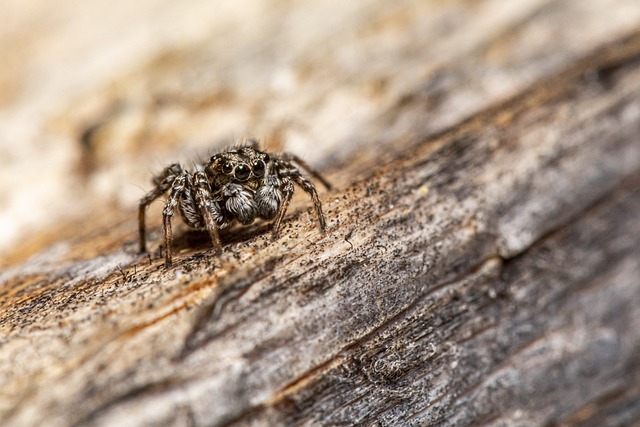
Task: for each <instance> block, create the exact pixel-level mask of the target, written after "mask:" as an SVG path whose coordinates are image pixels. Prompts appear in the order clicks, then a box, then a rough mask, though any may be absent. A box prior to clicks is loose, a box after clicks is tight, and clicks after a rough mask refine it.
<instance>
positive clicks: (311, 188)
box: [291, 173, 327, 233]
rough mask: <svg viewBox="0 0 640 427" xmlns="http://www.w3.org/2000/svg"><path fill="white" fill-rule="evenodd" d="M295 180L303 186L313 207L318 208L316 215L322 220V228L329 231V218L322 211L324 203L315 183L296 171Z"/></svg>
mask: <svg viewBox="0 0 640 427" xmlns="http://www.w3.org/2000/svg"><path fill="white" fill-rule="evenodd" d="M291 179H292V180H293V182H295V183H296V184H297V185H298V186H299V187H300V188H302V189H303V190H304V191H305V192H306V193H307V194H308V195H309V196H310V197H311V200H312V201H313V207H314V208H315V209H316V215H317V216H318V222H320V230H322V232H323V233H324V232H325V231H327V220H326V219H325V217H324V213H323V212H322V203H320V197H318V192H317V191H316V186H315V185H313V183H312V182H311V181H309V179H308V178H307V177H305V176H303V175H301V174H300V173H296V174H294V175H292V176H291Z"/></svg>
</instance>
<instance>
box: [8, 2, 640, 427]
mask: <svg viewBox="0 0 640 427" xmlns="http://www.w3.org/2000/svg"><path fill="white" fill-rule="evenodd" d="M311 4H313V3H311ZM330 6H331V5H327V6H324V7H323V6H317V10H313V6H303V5H296V6H290V7H291V9H290V11H291V15H292V17H291V18H289V19H284V20H276V19H275V18H273V16H275V15H268V14H267V18H264V17H263V18H259V19H258V18H256V19H258V20H259V22H263V21H260V19H262V20H264V22H271V23H282V22H285V23H287V24H288V25H291V26H292V27H287V26H286V25H285V26H284V29H283V28H282V27H283V25H280V26H279V28H277V29H275V28H271V27H268V28H267V29H266V30H264V29H263V31H266V34H268V35H270V36H272V37H273V38H269V37H264V39H263V38H257V37H256V36H254V35H255V34H259V32H256V33H253V32H251V31H249V32H248V33H243V32H242V31H241V30H242V29H246V28H247V27H245V26H241V27H240V29H237V28H236V30H237V31H238V32H239V33H240V35H238V36H237V37H236V38H231V39H230V40H231V41H229V40H227V44H230V45H231V46H232V47H235V48H236V50H234V51H227V50H225V49H226V48H228V47H229V46H224V47H222V46H220V44H222V42H221V41H219V38H218V37H219V35H218V34H213V35H211V36H210V39H207V38H205V39H204V40H203V41H200V42H199V43H194V44H192V45H187V46H183V47H178V48H174V49H173V50H171V51H169V52H167V51H162V50H161V49H160V50H159V53H158V56H157V57H156V58H153V60H152V61H151V62H149V63H148V64H147V65H144V66H142V65H141V66H140V68H139V69H138V70H136V71H137V72H134V73H129V72H128V71H123V74H122V75H118V74H116V78H117V84H115V87H117V88H118V90H117V92H116V95H115V96H113V95H111V93H112V92H111V91H109V90H108V88H107V89H105V88H103V87H100V86H99V84H96V86H95V88H93V89H91V90H89V91H88V92H87V94H85V95H84V97H80V98H79V99H71V100H67V102H68V103H70V104H71V106H69V105H65V106H64V108H63V109H61V110H59V111H57V114H58V115H59V116H58V117H56V118H55V120H54V119H50V120H54V121H63V122H64V123H63V124H61V125H59V128H56V129H59V132H60V135H58V138H60V139H64V138H68V139H69V140H73V139H74V138H76V139H77V140H79V141H80V142H81V143H80V144H79V143H77V141H74V144H75V145H73V147H74V149H76V150H79V151H77V156H76V157H73V156H70V158H74V159H75V160H74V161H77V162H79V163H77V164H79V165H80V166H81V167H80V168H79V170H78V171H79V172H81V173H77V174H74V175H73V176H72V177H68V178H66V179H67V180H68V181H67V182H66V183H65V182H63V183H62V184H60V187H59V188H58V189H66V188H67V186H69V185H71V184H74V185H76V186H77V188H84V190H78V192H80V193H81V194H82V195H83V196H84V199H85V202H82V201H74V202H70V203H75V204H74V205H73V206H74V207H76V208H80V207H83V208H85V209H90V210H88V211H86V212H90V213H89V214H86V215H85V217H84V218H80V219H77V220H64V219H61V220H59V222H57V223H56V224H55V226H53V227H52V228H51V229H50V230H49V231H48V232H47V233H46V234H42V235H40V236H38V237H34V238H32V239H28V240H27V241H26V242H23V244H22V245H19V248H17V249H15V250H14V251H13V252H12V253H10V254H8V255H7V257H6V258H5V261H4V262H3V271H2V273H1V275H0V280H1V285H0V330H1V331H2V334H3V335H2V341H0V384H1V387H0V419H1V420H2V422H1V424H2V425H52V426H58V425H59V426H65V425H217V426H240V425H254V426H262V425H265V426H267V425H269V426H270V425H305V424H306V425H352V424H368V425H469V424H486V425H496V426H497V425H564V424H568V425H574V424H575V425H630V424H634V423H638V422H640V421H639V420H640V405H638V404H637V402H638V401H640V358H639V356H638V354H640V256H639V254H640V215H639V214H638V212H640V95H639V94H640V30H638V29H639V28H640V4H637V2H636V1H612V2H608V3H607V4H606V7H605V4H604V2H599V1H584V2H573V1H526V2H519V3H517V6H516V3H515V2H500V1H483V2H477V3H474V5H471V4H469V3H468V2H455V1H453V2H444V3H440V2H433V3H427V2H415V3H412V2H400V3H398V4H397V5H395V3H394V6H390V5H388V4H387V3H385V2H373V1H372V2H366V3H365V2H363V3H362V5H361V6H359V7H354V8H353V9H349V10H346V11H345V14H344V15H343V17H344V18H343V19H342V20H341V19H340V18H338V17H334V18H333V19H332V20H331V23H332V25H333V26H328V27H327V28H317V27H314V26H309V25H306V26H305V25H304V24H303V23H300V21H301V20H300V18H301V17H304V16H313V13H320V15H321V16H332V15H331V14H330V13H329V12H328V11H329V8H330ZM334 6H335V5H334ZM202 7H203V8H205V9H206V7H205V6H202ZM280 7H285V6H280ZM325 7H326V9H325ZM279 12H280V13H282V10H280V11H279ZM265 13H266V12H265ZM272 13H274V14H276V13H278V7H276V8H275V10H274V11H273V12H272ZM323 13H324V14H326V15H323ZM305 14H307V15H305ZM203 19H205V20H206V18H203ZM270 19H272V20H270ZM302 22H305V21H304V20H302ZM452 22H455V24H452ZM294 24H295V25H294ZM307 28H309V29H308V32H309V33H308V37H303V35H304V34H305V30H307ZM294 29H295V30H296V31H293V30H294ZM247 31H248V30H247ZM225 34H232V32H230V33H225ZM278 35H279V36H280V37H281V39H278V38H277V37H276V36H278ZM243 37H244V38H243ZM250 42H251V43H250ZM283 43H285V45H286V43H291V44H290V46H291V49H290V50H289V51H286V52H285V50H283V49H282V45H283ZM224 52H227V53H226V55H225V54H224ZM287 52H288V53H287ZM214 58H215V61H219V62H218V64H220V65H218V67H217V68H215V72H211V75H213V76H215V77H216V80H215V81H216V83H215V84H214V83H212V81H213V80H212V79H211V78H203V79H193V76H194V75H196V76H197V75H198V71H203V70H205V69H207V67H211V66H212V64H214V63H216V62H215V61H214ZM272 62H273V63H276V64H280V65H282V64H283V63H287V64H288V66H289V67H290V69H289V68H287V70H289V71H291V70H294V71H295V72H294V75H295V78H294V79H293V80H294V82H293V83H292V81H291V78H292V77H291V76H290V75H289V74H287V73H285V76H284V77H282V76H281V75H279V74H277V73H276V71H277V70H278V69H279V68H278V67H274V68H273V69H269V67H270V66H269V65H265V63H267V64H269V63H272ZM280 65H279V66H280ZM225 67H226V68H225ZM265 67H266V68H267V69H268V70H269V71H270V72H271V73H262V74H261V73H256V72H255V70H256V69H264V68H265ZM285 71H286V70H285ZM116 73H117V71H116ZM274 75H277V76H279V77H278V78H277V79H276V82H277V85H283V86H277V85H276V86H277V87H279V88H280V89H278V90H275V89H274V88H273V87H272V86H270V85H272V84H274V83H273V80H272V79H273V78H274V77H273V76H274ZM207 76H209V74H207ZM279 79H280V80H279ZM288 85H293V87H294V88H295V90H292V89H291V87H290V86H288ZM334 86H335V87H334ZM141 87H144V88H145V90H146V91H148V92H145V91H141V89H140V88H141ZM282 87H284V89H282ZM114 98H115V99H114ZM149 100H152V101H149ZM87 105H88V106H87ZM96 105H98V107H96ZM74 107H77V110H74ZM77 111H80V113H78V112H77ZM60 117H63V118H64V120H63V119H61V118H60ZM178 119H179V121H180V124H179V125H178V124H177V121H178ZM225 121H226V122H225ZM229 122H230V123H231V124H229ZM222 123H227V124H226V125H222V126H221V128H222V130H220V134H216V126H215V125H218V124H222ZM249 123H251V124H249ZM18 124H19V123H18ZM172 126H176V129H175V130H173V129H172ZM224 126H226V127H224ZM238 129H247V131H253V132H255V133H257V134H258V135H267V136H268V137H269V138H268V139H269V140H270V141H272V145H273V146H274V148H281V147H284V148H287V149H291V150H293V151H295V152H297V153H298V154H303V155H305V157H306V158H308V159H309V160H310V161H311V162H313V163H314V164H317V165H321V166H322V165H324V170H325V171H326V173H327V175H328V177H329V179H330V180H331V181H332V182H334V183H335V184H336V187H337V189H336V190H334V191H332V192H330V193H327V192H324V193H322V198H323V201H324V203H325V206H326V211H327V216H328V218H329V227H330V230H329V233H327V234H326V235H321V234H320V233H319V232H318V231H317V229H316V227H315V223H314V217H313V214H312V212H311V210H310V208H309V206H308V203H307V201H306V200H305V199H304V197H301V198H300V199H299V200H298V201H297V202H296V203H295V206H293V208H292V211H291V212H292V214H291V216H290V217H289V218H290V219H289V221H288V222H287V223H286V225H285V229H284V230H283V233H282V234H283V236H282V237H281V238H280V239H279V240H278V241H276V242H274V243H272V242H270V240H269V238H268V235H265V234H264V233H263V231H264V227H263V226H260V225H258V226H256V227H254V228H249V229H247V230H244V231H242V232H239V233H235V234H228V235H227V236H226V242H227V244H226V246H225V250H226V251H225V253H224V254H223V255H222V256H221V257H219V258H216V257H214V256H212V251H211V249H210V247H209V244H208V242H207V239H206V236H202V235H200V234H196V233H189V232H186V231H185V230H184V229H182V230H181V231H178V233H177V238H176V249H177V254H176V255H177V256H176V259H175V265H174V266H173V267H172V268H170V269H165V268H164V267H163V260H162V257H161V253H160V248H159V243H160V240H161V239H160V230H159V226H158V225H159V217H158V215H159V214H158V209H157V208H156V210H155V217H154V214H153V212H154V211H153V210H152V212H151V213H150V215H149V218H150V219H151V222H152V224H154V228H153V229H152V232H151V236H150V237H151V245H150V246H151V248H152V254H151V255H150V256H146V255H139V254H137V253H136V248H137V240H136V239H137V236H136V214H135V201H133V202H132V201H131V200H130V196H128V195H126V194H125V195H117V196H114V194H119V193H117V191H118V190H117V188H118V186H119V185H120V186H121V185H122V184H121V183H120V184H117V181H116V183H114V180H116V178H117V177H118V174H126V176H130V177H131V178H130V179H131V180H132V181H135V180H136V179H138V178H137V177H142V178H144V179H145V180H146V179H148V175H147V174H146V170H147V166H149V163H145V161H144V160H143V159H145V158H147V157H149V156H150V155H151V153H154V152H155V151H156V150H157V151H162V150H165V152H166V151H171V147H175V146H176V145H177V144H178V142H180V140H181V139H182V138H184V139H189V138H193V139H195V140H196V141H198V142H196V143H195V145H194V147H202V146H203V145H204V142H203V141H205V138H204V136H203V135H204V134H205V131H206V132H208V134H209V135H211V134H213V138H216V140H215V141H214V145H219V144H220V143H222V142H224V141H225V138H227V136H228V135H229V134H232V133H233V132H235V131H237V130H238ZM182 130H184V131H185V133H186V135H187V136H186V137H183V136H180V135H179V132H181V131H182ZM65 132H67V133H65ZM173 132H175V133H173ZM251 134H254V133H251ZM116 142H117V143H118V144H119V145H118V144H116ZM347 142H348V143H347ZM312 147H313V150H311V148H312ZM301 151H302V152H301ZM173 155H174V156H175V152H174V153H173ZM163 156H164V155H163ZM169 159H171V158H169ZM60 165H64V163H61V164H60ZM60 165H58V166H60ZM141 165H143V166H141ZM67 166H68V165H67ZM55 167H56V166H54V168H55ZM138 169H142V171H140V170H138ZM114 171H115V172H114ZM132 171H136V172H132ZM107 178H108V179H107ZM142 178H140V179H142ZM105 182H109V184H105ZM141 182H142V181H141ZM147 188H148V187H147ZM137 194H138V195H139V194H140V193H137ZM105 195H111V197H112V198H113V197H116V198H117V199H118V200H120V201H121V204H117V203H113V202H111V201H109V200H107V201H106V202H105V201H104V200H102V201H101V200H100V199H101V198H104V197H105ZM134 200H135V199H134ZM83 203H85V204H84V205H83ZM52 210H53V211H54V212H55V204H54V205H53V207H52ZM62 216H63V211H60V212H59V217H62ZM154 218H155V219H154ZM179 230H180V229H179Z"/></svg>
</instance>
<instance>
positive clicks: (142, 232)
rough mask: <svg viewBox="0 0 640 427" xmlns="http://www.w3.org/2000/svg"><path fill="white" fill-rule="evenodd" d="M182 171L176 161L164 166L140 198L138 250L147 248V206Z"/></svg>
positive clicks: (161, 193)
mask: <svg viewBox="0 0 640 427" xmlns="http://www.w3.org/2000/svg"><path fill="white" fill-rule="evenodd" d="M180 172H182V168H181V167H180V165H178V164H177V163H175V164H172V165H171V166H168V167H167V168H165V169H164V170H163V171H162V173H160V175H158V176H157V177H156V178H154V180H153V182H154V184H155V185H156V187H155V188H154V189H153V190H151V191H149V192H148V193H147V194H146V195H145V196H144V197H143V198H142V199H141V200H140V205H139V208H138V233H139V236H140V252H145V251H146V250H147V239H146V226H145V214H146V211H147V206H149V205H150V204H151V203H153V201H154V200H156V199H157V198H158V197H160V196H162V195H163V194H164V193H165V192H166V191H167V190H168V189H169V188H171V185H172V184H173V181H174V180H175V178H176V176H177V174H179V173H180Z"/></svg>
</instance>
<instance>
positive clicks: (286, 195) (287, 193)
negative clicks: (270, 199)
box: [271, 177, 293, 240]
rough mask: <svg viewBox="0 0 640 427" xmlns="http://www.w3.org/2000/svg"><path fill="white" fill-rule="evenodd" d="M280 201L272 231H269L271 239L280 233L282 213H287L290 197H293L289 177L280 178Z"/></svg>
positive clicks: (274, 238)
mask: <svg viewBox="0 0 640 427" xmlns="http://www.w3.org/2000/svg"><path fill="white" fill-rule="evenodd" d="M282 181H283V185H282V202H281V203H280V207H279V210H278V216H277V217H276V220H275V222H274V223H273V231H272V232H271V239H272V240H276V239H277V238H278V236H279V235H280V227H281V226H282V220H283V219H284V215H285V214H286V213H287V209H288V208H289V203H290V202H291V198H292V197H293V183H292V182H291V179H290V178H289V177H284V178H282Z"/></svg>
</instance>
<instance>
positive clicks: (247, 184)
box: [138, 140, 331, 266]
mask: <svg viewBox="0 0 640 427" xmlns="http://www.w3.org/2000/svg"><path fill="white" fill-rule="evenodd" d="M300 169H304V170H305V171H307V172H308V173H309V174H310V175H311V176H313V177H314V178H316V179H317V180H318V181H320V182H321V183H322V184H323V185H324V186H325V187H326V188H327V189H331V184H329V182H327V180H325V179H324V178H323V177H322V176H321V175H320V174H319V173H318V172H316V171H315V170H313V169H312V168H311V167H310V166H309V165H308V164H307V163H305V162H304V161H303V160H301V159H300V158H299V157H297V156H295V155H293V154H288V153H269V154H267V153H266V152H265V151H261V150H260V149H259V144H258V141H256V140H248V141H247V142H246V143H245V144H244V145H240V146H237V147H234V148H230V149H228V150H226V151H223V152H220V153H218V154H215V155H213V156H211V158H210V159H209V161H208V162H207V163H204V164H200V165H196V167H195V170H194V171H193V172H189V171H187V170H185V169H183V168H182V166H180V165H179V164H178V163H174V164H172V165H170V166H168V167H166V168H165V169H164V170H163V171H162V172H161V173H160V174H159V175H157V176H155V177H154V178H153V184H154V185H155V188H153V189H152V190H151V191H150V192H149V193H147V194H146V195H145V196H144V197H143V198H142V199H141V200H140V210H139V214H138V226H139V232H140V252H144V251H146V237H145V234H146V228H145V213H146V209H147V206H149V205H150V204H151V203H152V202H153V201H154V200H156V199H157V198H159V197H160V196H162V195H163V194H165V193H168V197H167V200H166V202H165V204H164V209H163V211H162V225H163V231H164V244H165V264H166V265H167V266H168V265H171V260H172V253H171V241H172V239H171V218H172V217H173V213H174V211H175V209H176V208H177V209H178V212H179V213H180V216H181V217H182V220H183V221H184V222H185V224H187V225H188V226H189V227H192V228H196V229H201V230H203V229H204V230H207V231H208V232H209V236H210V237H211V242H212V243H213V247H214V248H215V251H216V253H218V254H219V253H221V252H222V245H221V243H220V236H219V233H218V231H219V230H222V229H225V228H227V227H229V226H230V225H231V224H232V223H233V222H234V221H235V220H237V221H238V222H239V223H240V224H243V225H247V224H251V223H252V222H253V221H254V220H255V219H256V218H262V219H265V220H272V219H274V218H275V221H274V224H273V231H272V237H273V239H276V238H277V237H278V233H279V231H280V226H281V225H282V220H283V218H284V215H285V213H286V212H287V208H288V207H289V202H290V201H291V198H292V197H293V193H294V184H296V185H298V186H299V187H301V188H302V189H303V190H304V191H305V192H306V193H307V194H309V196H310V197H311V200H312V201H313V206H314V207H315V211H316V214H317V216H318V221H319V223H320V229H321V230H322V231H323V232H324V231H325V230H326V228H327V222H326V220H325V217H324V214H323V212H322V204H321V203H320V198H319V197H318V192H317V191H316V187H315V186H314V185H313V183H312V182H311V181H310V180H309V178H307V177H306V176H305V175H303V174H302V172H301V170H300Z"/></svg>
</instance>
